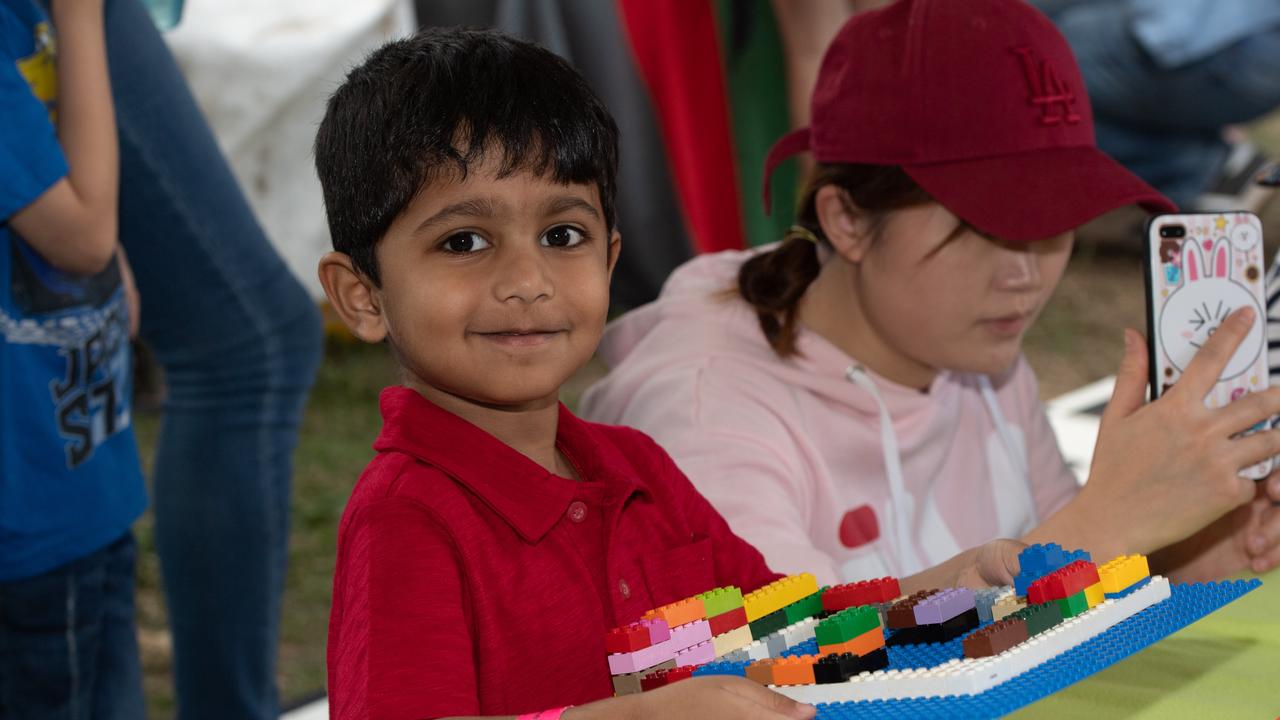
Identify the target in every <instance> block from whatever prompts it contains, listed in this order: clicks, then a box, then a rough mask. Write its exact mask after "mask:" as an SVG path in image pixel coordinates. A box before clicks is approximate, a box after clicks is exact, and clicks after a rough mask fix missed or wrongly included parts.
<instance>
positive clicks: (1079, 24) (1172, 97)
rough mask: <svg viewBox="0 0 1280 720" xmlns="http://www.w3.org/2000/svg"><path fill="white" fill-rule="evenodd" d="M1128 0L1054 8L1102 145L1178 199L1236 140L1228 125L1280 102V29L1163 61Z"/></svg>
mask: <svg viewBox="0 0 1280 720" xmlns="http://www.w3.org/2000/svg"><path fill="white" fill-rule="evenodd" d="M1128 13H1129V9H1128V7H1127V4H1126V3H1122V2H1095V3H1084V4H1071V5H1069V6H1067V7H1064V8H1062V9H1060V10H1058V11H1057V12H1054V13H1053V14H1052V17H1053V20H1054V22H1055V23H1056V24H1057V26H1058V29H1059V30H1061V32H1062V34H1063V35H1064V36H1065V37H1066V38H1067V41H1068V43H1070V44H1071V48H1072V50H1073V52H1074V53H1075V55H1076V59H1077V61H1078V62H1079V64H1080V71H1081V74H1082V75H1083V76H1084V80H1085V85H1086V86H1087V87H1088V92H1089V99H1090V102H1091V103H1092V105H1093V111H1094V116H1095V120H1096V126H1097V134H1098V146H1099V147H1100V148H1101V149H1102V150H1103V151H1105V152H1106V153H1108V154H1109V155H1111V156H1112V157H1114V158H1116V159H1117V160H1119V161H1120V162H1121V163H1122V164H1124V165H1125V166H1126V167H1128V168H1129V169H1130V170H1132V171H1133V172H1135V173H1136V174H1138V175H1139V176H1140V177H1142V178H1143V179H1144V180H1146V181H1147V182H1149V183H1151V184H1152V185H1154V186H1155V187H1156V188H1158V189H1159V190H1160V191H1161V192H1164V193H1165V194H1166V195H1169V196H1170V198H1171V199H1173V200H1174V202H1177V203H1178V204H1179V205H1188V204H1190V203H1192V202H1193V201H1194V200H1195V198H1196V197H1197V196H1198V195H1199V194H1200V193H1202V192H1204V191H1205V190H1206V189H1207V188H1208V186H1209V185H1210V184H1211V183H1212V181H1213V180H1214V178H1215V176H1216V175H1217V173H1219V172H1220V171H1221V169H1222V165H1223V163H1224V162H1225V161H1226V159H1227V157H1228V154H1229V152H1230V150H1231V147H1230V145H1229V143H1228V142H1227V141H1225V140H1224V139H1223V132H1222V131H1223V128H1225V127H1227V126H1230V125H1234V124H1239V123H1246V122H1249V121H1251V120H1254V119H1256V118H1258V117H1260V116H1261V115H1264V114H1266V113H1267V112H1270V111H1272V110H1274V109H1276V108H1277V107H1280V27H1269V28H1268V27H1266V26H1263V27H1260V28H1259V29H1258V32H1256V33H1253V34H1251V35H1249V36H1247V37H1245V38H1243V39H1241V40H1240V41H1239V42H1235V43H1233V44H1231V45H1229V46H1227V47H1225V48H1222V49H1220V50H1217V51H1216V52H1214V53H1213V54H1211V55H1209V56H1207V57H1205V58H1203V59H1200V60H1197V61H1194V62H1189V63H1186V64H1181V65H1178V66H1175V67H1164V66H1162V65H1161V64H1160V63H1158V62H1157V61H1156V59H1155V58H1153V57H1152V56H1151V55H1150V54H1149V53H1148V51H1147V50H1146V49H1145V48H1144V47H1143V45H1142V44H1141V43H1140V42H1139V40H1138V39H1137V37H1136V36H1135V35H1134V33H1133V32H1132V28H1131V26H1130V18H1129V16H1128Z"/></svg>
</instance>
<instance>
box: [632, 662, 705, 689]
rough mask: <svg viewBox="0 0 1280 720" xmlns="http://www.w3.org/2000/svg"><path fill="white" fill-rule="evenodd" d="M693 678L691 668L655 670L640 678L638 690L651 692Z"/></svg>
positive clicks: (690, 666)
mask: <svg viewBox="0 0 1280 720" xmlns="http://www.w3.org/2000/svg"><path fill="white" fill-rule="evenodd" d="M690 677H693V666H692V665H689V666H686V667H677V668H671V669H669V670H657V671H654V672H651V673H649V674H648V675H645V676H644V677H642V678H640V689H641V690H643V691H649V690H653V689H655V688H660V687H663V686H665V685H670V684H671V683H673V682H679V681H680V680H687V679H689V678H690Z"/></svg>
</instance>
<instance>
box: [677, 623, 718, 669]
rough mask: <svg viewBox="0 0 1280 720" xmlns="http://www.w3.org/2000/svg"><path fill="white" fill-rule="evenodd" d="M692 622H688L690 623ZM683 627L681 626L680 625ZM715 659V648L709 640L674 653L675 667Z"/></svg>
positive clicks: (703, 662) (699, 663)
mask: <svg viewBox="0 0 1280 720" xmlns="http://www.w3.org/2000/svg"><path fill="white" fill-rule="evenodd" d="M692 624H693V623H690V625H692ZM682 627H683V626H682ZM715 659H716V648H715V645H714V644H712V643H711V642H701V643H698V644H697V645H694V646H693V647H691V648H689V649H688V650H681V651H680V652H678V653H676V667H684V666H686V665H705V664H706V663H709V662H714V661H715Z"/></svg>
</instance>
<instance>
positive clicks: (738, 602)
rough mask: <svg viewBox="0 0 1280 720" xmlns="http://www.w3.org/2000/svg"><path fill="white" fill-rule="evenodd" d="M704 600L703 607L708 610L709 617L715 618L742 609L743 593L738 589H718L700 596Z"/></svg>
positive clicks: (729, 587)
mask: <svg viewBox="0 0 1280 720" xmlns="http://www.w3.org/2000/svg"><path fill="white" fill-rule="evenodd" d="M698 598H699V599H700V600H702V605H703V607H705V608H706V609H707V617H709V618H713V617H715V616H717V615H723V614H724V613H727V612H729V611H730V610H734V609H736V608H740V607H742V591H741V590H739V589H738V588H736V587H733V586H728V587H718V588H716V589H714V590H708V591H707V592H704V593H702V594H701V595H699V596H698Z"/></svg>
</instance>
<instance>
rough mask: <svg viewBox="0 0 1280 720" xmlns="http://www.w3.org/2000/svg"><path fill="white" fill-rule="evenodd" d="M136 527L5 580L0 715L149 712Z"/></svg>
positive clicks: (104, 718) (124, 718)
mask: <svg viewBox="0 0 1280 720" xmlns="http://www.w3.org/2000/svg"><path fill="white" fill-rule="evenodd" d="M135 559H136V550H135V547H134V542H133V535H132V533H127V534H125V535H124V536H123V537H121V538H120V539H119V540H117V541H115V542H113V543H112V544H110V545H108V546H107V547H105V548H102V549H101V550H98V551H96V552H94V553H91V554H89V555H87V556H85V557H82V558H79V559H77V560H73V561H72V562H70V563H67V564H66V565H63V566H61V567H58V568H56V569H54V570H51V571H49V572H46V573H42V574H40V575H37V576H35V577H32V578H26V579H23V580H16V581H9V582H4V583H0V718H3V719H4V720H138V718H142V717H144V713H145V707H144V702H143V697H142V676H141V666H140V665H139V661H138V643H137V636H136V634H135V625H134V612H133V607H134V605H133V586H134V565H135Z"/></svg>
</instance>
